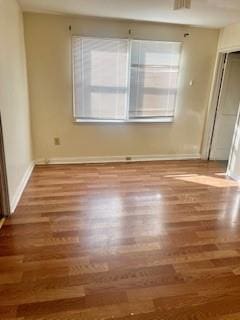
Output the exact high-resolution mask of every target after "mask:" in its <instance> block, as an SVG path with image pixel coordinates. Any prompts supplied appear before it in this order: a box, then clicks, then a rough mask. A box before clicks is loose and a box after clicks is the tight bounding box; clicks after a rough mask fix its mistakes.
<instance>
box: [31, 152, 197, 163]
mask: <svg viewBox="0 0 240 320" xmlns="http://www.w3.org/2000/svg"><path fill="white" fill-rule="evenodd" d="M128 158H131V160H129V159H128ZM200 158H201V156H200V154H176V155H129V156H109V157H101V156H100V157H72V158H71V157H69V158H51V159H38V160H36V161H35V163H36V164H37V165H43V164H74V163H79V164H81V163H82V164H84V163H111V162H135V161H159V160H194V159H200Z"/></svg>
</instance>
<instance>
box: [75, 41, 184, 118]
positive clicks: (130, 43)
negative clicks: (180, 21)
mask: <svg viewBox="0 0 240 320" xmlns="http://www.w3.org/2000/svg"><path fill="white" fill-rule="evenodd" d="M74 38H84V39H102V40H119V39H120V40H127V41H128V42H129V48H128V95H127V100H128V101H127V102H128V103H127V107H126V119H117V120H116V119H98V118H85V119H84V118H83V117H81V118H80V117H77V116H75V110H76V108H75V85H74V73H75V69H74V59H73V40H74ZM132 41H147V42H168V43H179V44H180V55H179V69H180V63H181V55H182V48H183V42H182V41H166V40H151V39H140V38H121V37H119V38H116V37H98V36H82V35H72V36H71V67H72V115H73V123H76V124H81V123H88V124H89V123H93V124H94V123H99V124H101V123H109V124H111V123H114V124H118V123H119V124H124V123H162V124H171V123H174V122H175V115H176V105H177V95H178V88H179V86H178V85H177V93H176V101H175V106H174V114H173V116H160V117H154V116H153V117H141V118H132V119H131V118H129V107H130V83H131V52H132ZM177 82H179V72H178V76H177Z"/></svg>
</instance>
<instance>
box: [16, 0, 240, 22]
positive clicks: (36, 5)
mask: <svg viewBox="0 0 240 320" xmlns="http://www.w3.org/2000/svg"><path fill="white" fill-rule="evenodd" d="M18 1H19V3H20V5H21V6H22V8H23V10H24V11H34V12H35V11H36V12H47V13H63V14H74V15H89V16H96V17H109V18H121V19H134V20H145V21H155V22H168V23H180V24H189V25H197V26H204V27H214V28H219V27H224V26H226V25H228V24H231V23H235V22H240V0H192V9H191V10H188V9H182V10H177V11H174V10H173V3H174V0H18Z"/></svg>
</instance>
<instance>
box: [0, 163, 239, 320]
mask: <svg viewBox="0 0 240 320" xmlns="http://www.w3.org/2000/svg"><path fill="white" fill-rule="evenodd" d="M224 170H225V168H224V166H223V165H222V164H220V163H216V162H204V161H198V160H196V161H172V162H169V161H167V162H152V163H151V162H149V163H128V164H105V165H100V164H99V165H98V164H96V165H58V166H57V165H56V166H41V167H40V166H39V167H36V168H35V169H34V172H33V175H32V177H31V179H30V182H29V184H28V186H27V188H26V190H25V192H24V195H23V197H22V199H21V201H20V203H19V206H18V207H17V209H16V212H15V214H14V215H13V216H12V217H11V218H10V219H8V220H6V221H5V223H4V225H3V227H2V229H1V230H0V272H1V273H0V319H1V320H2V319H4V320H5V319H18V320H26V319H27V320H30V319H32V320H36V319H38V320H40V319H41V320H103V319H118V320H127V319H132V320H160V319H161V320H187V319H191V320H205V319H211V320H216V319H220V320H239V319H240V188H239V186H238V184H237V183H236V182H234V181H232V180H230V179H227V178H225V176H224V174H223V173H224Z"/></svg>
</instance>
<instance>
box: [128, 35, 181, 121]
mask: <svg viewBox="0 0 240 320" xmlns="http://www.w3.org/2000/svg"><path fill="white" fill-rule="evenodd" d="M180 51H181V43H178V42H160V41H141V40H133V41H132V50H131V87H130V109H129V117H130V118H142V117H150V118H151V117H173V116H174V111H175V101H176V94H177V77H178V71H179V58H180Z"/></svg>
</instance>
